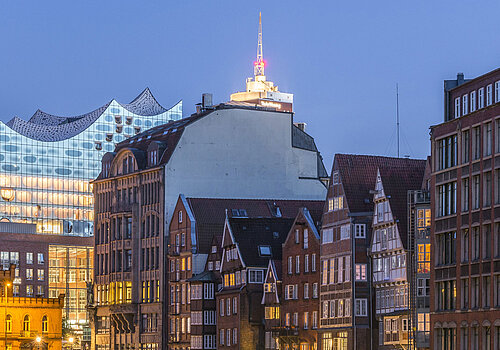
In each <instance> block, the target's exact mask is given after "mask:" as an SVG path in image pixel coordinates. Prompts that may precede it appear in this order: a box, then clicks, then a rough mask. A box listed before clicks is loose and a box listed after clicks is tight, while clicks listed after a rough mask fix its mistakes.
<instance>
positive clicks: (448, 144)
mask: <svg viewBox="0 0 500 350" xmlns="http://www.w3.org/2000/svg"><path fill="white" fill-rule="evenodd" d="M436 142H437V161H438V164H437V169H438V170H442V169H447V168H451V167H453V166H455V165H457V135H452V136H448V137H444V138H442V139H439V140H437V141H436Z"/></svg>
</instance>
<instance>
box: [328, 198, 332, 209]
mask: <svg viewBox="0 0 500 350" xmlns="http://www.w3.org/2000/svg"><path fill="white" fill-rule="evenodd" d="M328 211H333V198H328Z"/></svg>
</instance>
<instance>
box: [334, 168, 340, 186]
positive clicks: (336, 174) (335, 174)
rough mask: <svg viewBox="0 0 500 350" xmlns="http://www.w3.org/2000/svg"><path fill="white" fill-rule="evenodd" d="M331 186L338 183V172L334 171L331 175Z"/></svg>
mask: <svg viewBox="0 0 500 350" xmlns="http://www.w3.org/2000/svg"><path fill="white" fill-rule="evenodd" d="M332 179H333V181H332V184H333V185H338V184H339V183H340V182H339V181H340V178H339V172H338V171H334V172H333V174H332Z"/></svg>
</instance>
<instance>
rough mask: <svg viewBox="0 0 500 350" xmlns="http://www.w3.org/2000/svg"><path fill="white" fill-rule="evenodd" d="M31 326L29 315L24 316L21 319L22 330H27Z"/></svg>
mask: <svg viewBox="0 0 500 350" xmlns="http://www.w3.org/2000/svg"><path fill="white" fill-rule="evenodd" d="M30 326H31V321H30V317H29V315H26V316H24V320H23V331H26V332H29V330H30V328H31V327H30Z"/></svg>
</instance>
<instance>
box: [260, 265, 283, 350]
mask: <svg viewBox="0 0 500 350" xmlns="http://www.w3.org/2000/svg"><path fill="white" fill-rule="evenodd" d="M281 279H282V271H281V260H272V259H270V260H269V264H268V266H267V271H266V277H265V279H264V291H263V295H262V302H261V303H262V305H264V331H265V335H264V348H265V349H266V350H271V349H279V342H278V340H279V336H280V331H281V326H282V323H281V300H282V298H283V284H282V281H281Z"/></svg>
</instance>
